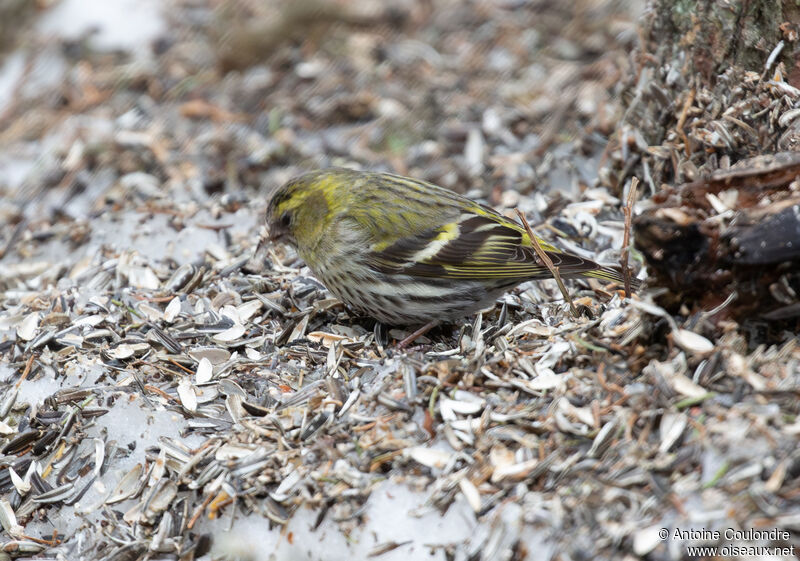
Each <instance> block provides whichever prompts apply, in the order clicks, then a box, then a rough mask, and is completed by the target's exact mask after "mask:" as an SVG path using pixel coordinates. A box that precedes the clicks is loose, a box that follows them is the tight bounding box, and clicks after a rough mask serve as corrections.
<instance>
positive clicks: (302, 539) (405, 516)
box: [198, 481, 477, 561]
mask: <svg viewBox="0 0 800 561" xmlns="http://www.w3.org/2000/svg"><path fill="white" fill-rule="evenodd" d="M427 498H428V496H427V494H426V493H419V492H414V491H412V490H410V489H409V488H408V487H407V486H405V485H402V484H397V483H394V482H391V481H387V482H384V483H383V484H381V485H380V486H378V488H376V489H375V490H374V491H373V492H372V494H371V495H370V497H369V499H368V500H367V503H366V505H365V510H364V515H363V520H364V524H363V526H362V527H361V528H360V529H359V530H357V531H356V532H354V533H352V534H350V535H349V536H345V535H344V534H343V533H342V532H341V531H340V530H339V529H338V528H337V526H336V523H335V522H333V521H332V520H331V519H330V518H326V519H325V520H324V521H323V523H322V524H321V525H320V526H319V528H316V529H315V528H314V524H315V522H316V517H317V514H318V513H317V512H315V511H312V510H310V509H308V508H300V509H299V510H298V511H297V512H295V513H294V515H293V516H292V518H291V520H290V521H289V523H288V524H287V526H286V528H281V527H275V526H274V525H273V527H272V528H270V522H269V520H267V519H266V518H264V517H262V516H261V515H257V514H254V515H251V516H246V517H237V518H236V519H235V520H234V521H233V525H232V527H231V528H230V530H229V531H228V527H229V524H230V521H229V520H228V519H226V518H225V517H224V516H223V517H222V518H221V519H218V520H208V519H205V521H204V522H203V524H202V525H201V528H202V531H205V532H209V533H211V534H212V536H213V537H214V545H213V547H212V550H211V553H210V556H206V557H204V558H203V559H204V560H210V559H236V560H237V561H272V560H276V559H291V560H293V561H318V560H325V561H350V560H352V559H367V558H368V555H369V554H370V552H372V551H373V550H375V549H376V548H377V547H378V546H380V545H382V544H388V543H391V542H394V543H397V544H403V545H399V546H398V547H396V548H395V549H392V550H390V551H387V552H386V553H383V554H382V555H380V557H378V558H379V559H381V561H406V560H408V559H426V560H430V561H444V560H445V559H446V557H445V552H444V551H443V549H442V548H443V547H444V546H448V545H454V544H463V543H464V542H466V541H468V540H469V538H470V536H471V535H472V534H473V532H474V531H475V528H476V526H477V522H476V519H475V515H474V513H473V511H472V510H471V509H470V507H469V506H468V505H467V503H466V501H463V500H461V499H460V498H459V499H458V500H456V501H455V502H454V503H453V504H452V506H451V507H450V508H449V509H448V511H447V512H446V513H445V514H444V515H441V514H440V513H439V511H437V510H429V511H427V512H425V513H424V514H423V515H422V516H419V517H416V516H414V515H413V512H414V511H418V510H420V509H421V507H424V503H425V501H426V499H427ZM198 529H200V528H198ZM289 535H291V539H290V538H289V537H288V536H289ZM405 542H408V543H405Z"/></svg>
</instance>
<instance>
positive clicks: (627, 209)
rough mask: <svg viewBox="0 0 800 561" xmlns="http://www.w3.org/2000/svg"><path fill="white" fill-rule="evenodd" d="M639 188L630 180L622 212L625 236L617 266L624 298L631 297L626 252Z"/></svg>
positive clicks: (637, 179)
mask: <svg viewBox="0 0 800 561" xmlns="http://www.w3.org/2000/svg"><path fill="white" fill-rule="evenodd" d="M638 186H639V178H638V177H634V178H632V179H631V187H630V189H629V190H628V198H627V199H626V200H625V206H624V207H622V212H623V213H624V214H625V234H624V236H623V238H622V253H621V254H620V256H619V264H620V265H621V266H622V278H623V280H624V281H625V298H630V297H631V269H630V267H628V250H629V248H630V243H631V222H632V220H633V203H635V202H636V188H637V187H638Z"/></svg>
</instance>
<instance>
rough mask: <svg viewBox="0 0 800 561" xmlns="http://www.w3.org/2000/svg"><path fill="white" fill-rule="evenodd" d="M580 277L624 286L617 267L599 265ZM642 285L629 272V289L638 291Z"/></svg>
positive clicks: (620, 270)
mask: <svg viewBox="0 0 800 561" xmlns="http://www.w3.org/2000/svg"><path fill="white" fill-rule="evenodd" d="M580 276H582V277H592V278H595V279H600V280H604V281H611V282H616V283H619V284H620V285H624V284H625V277H624V275H623V274H622V269H621V268H619V267H609V266H605V265H601V266H600V267H599V268H598V269H594V270H591V271H584V272H583V273H581V274H580ZM641 285H642V283H641V281H640V280H639V279H637V278H635V277H634V276H633V271H631V289H632V290H638V289H639V288H640V287H641Z"/></svg>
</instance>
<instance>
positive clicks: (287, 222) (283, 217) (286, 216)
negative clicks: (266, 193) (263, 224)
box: [280, 212, 292, 228]
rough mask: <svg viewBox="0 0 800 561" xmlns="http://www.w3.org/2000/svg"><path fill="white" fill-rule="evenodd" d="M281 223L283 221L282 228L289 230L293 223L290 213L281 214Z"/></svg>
mask: <svg viewBox="0 0 800 561" xmlns="http://www.w3.org/2000/svg"><path fill="white" fill-rule="evenodd" d="M280 221H281V226H283V227H284V228H288V227H289V225H290V224H291V223H292V217H291V215H290V214H289V213H288V212H284V213H283V214H281V217H280Z"/></svg>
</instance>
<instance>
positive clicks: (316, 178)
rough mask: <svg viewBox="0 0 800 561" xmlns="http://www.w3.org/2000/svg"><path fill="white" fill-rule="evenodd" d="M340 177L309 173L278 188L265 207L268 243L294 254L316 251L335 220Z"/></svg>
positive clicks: (326, 172)
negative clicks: (289, 247) (281, 245)
mask: <svg viewBox="0 0 800 561" xmlns="http://www.w3.org/2000/svg"><path fill="white" fill-rule="evenodd" d="M341 171H346V170H341ZM340 175H341V173H340V172H339V170H319V171H312V172H310V173H306V174H304V175H301V176H300V177H296V178H294V179H292V180H290V181H288V182H287V183H285V184H284V185H282V186H281V187H280V188H278V189H277V190H276V191H275V193H274V194H273V195H272V197H271V199H270V202H269V206H268V207H267V226H268V227H269V238H270V240H271V241H273V242H276V241H281V242H286V243H288V244H290V245H292V246H294V247H295V248H296V249H298V250H303V249H306V250H308V249H312V248H315V247H317V245H318V244H319V243H320V242H321V241H322V238H323V236H324V234H325V232H326V230H327V228H328V225H329V224H331V223H332V221H333V220H335V217H336V209H337V208H338V206H339V199H340V198H341V197H340V196H341V191H342V190H343V189H342V185H343V182H342V179H343V177H340ZM344 184H345V185H346V182H344ZM345 190H346V189H345Z"/></svg>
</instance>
